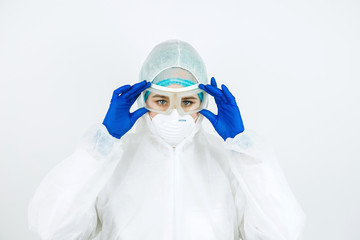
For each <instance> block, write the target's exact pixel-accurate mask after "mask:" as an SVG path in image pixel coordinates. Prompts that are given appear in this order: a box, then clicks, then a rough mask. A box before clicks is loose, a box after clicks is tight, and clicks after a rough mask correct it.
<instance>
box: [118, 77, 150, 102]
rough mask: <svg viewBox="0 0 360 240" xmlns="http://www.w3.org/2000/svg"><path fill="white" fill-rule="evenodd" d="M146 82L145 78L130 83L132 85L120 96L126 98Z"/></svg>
mask: <svg viewBox="0 0 360 240" xmlns="http://www.w3.org/2000/svg"><path fill="white" fill-rule="evenodd" d="M146 84H147V82H146V80H144V81H142V82H139V83H136V84H134V85H132V87H131V88H130V90H128V91H127V92H125V93H123V94H122V95H121V96H122V97H124V98H128V97H130V96H132V95H133V94H134V92H136V91H138V90H139V89H141V88H143V87H144V86H146Z"/></svg>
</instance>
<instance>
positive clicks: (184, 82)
mask: <svg viewBox="0 0 360 240" xmlns="http://www.w3.org/2000/svg"><path fill="white" fill-rule="evenodd" d="M155 84H156V85H159V86H162V87H168V86H170V85H173V84H178V85H180V86H183V87H188V86H191V85H194V84H195V83H194V82H192V81H190V80H186V79H181V78H168V79H164V80H161V81H159V82H157V83H155ZM149 94H150V92H149V91H146V92H145V96H144V101H145V102H146V100H147V98H148V96H149ZM198 96H199V98H200V101H201V102H202V100H203V96H204V94H203V93H198Z"/></svg>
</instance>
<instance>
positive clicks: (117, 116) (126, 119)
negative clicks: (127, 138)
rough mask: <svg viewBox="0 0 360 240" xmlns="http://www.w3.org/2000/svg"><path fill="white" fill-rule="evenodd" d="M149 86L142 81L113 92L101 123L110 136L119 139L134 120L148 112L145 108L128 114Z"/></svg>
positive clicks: (148, 83)
mask: <svg viewBox="0 0 360 240" xmlns="http://www.w3.org/2000/svg"><path fill="white" fill-rule="evenodd" d="M150 85H151V83H150V82H146V80H144V81H142V82H139V83H136V84H134V85H133V86H130V85H124V86H122V87H120V88H118V89H116V90H115V91H114V93H113V96H112V99H111V103H110V107H109V110H108V111H107V113H106V116H105V119H104V121H103V124H104V125H105V126H106V128H107V130H108V132H109V133H110V135H111V136H113V137H115V138H118V139H120V138H121V137H122V136H123V135H124V134H125V133H127V132H128V131H129V130H130V129H131V128H132V126H133V125H134V124H135V122H136V120H138V119H139V118H140V117H141V116H142V115H144V114H145V113H146V112H148V110H147V109H145V108H139V109H137V110H136V111H134V112H132V113H130V108H131V106H132V105H133V104H134V102H135V101H136V99H137V97H138V96H139V95H140V94H141V92H142V91H144V90H145V89H146V88H148V87H150Z"/></svg>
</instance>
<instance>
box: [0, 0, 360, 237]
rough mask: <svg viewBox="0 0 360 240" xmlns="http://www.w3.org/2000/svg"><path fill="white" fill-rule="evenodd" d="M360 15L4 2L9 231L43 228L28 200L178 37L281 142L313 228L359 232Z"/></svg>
mask: <svg viewBox="0 0 360 240" xmlns="http://www.w3.org/2000/svg"><path fill="white" fill-rule="evenodd" d="M359 13H360V3H359V2H358V1H356V0H354V1H350V0H341V1H340V0H334V1H331V0H330V1H325V0H315V1H314V0H305V1H285V0H276V1H266V0H256V1H225V0H224V1H214V2H211V1H194V0H192V1H126V2H125V1H108V0H105V1H85V0H83V1H81V0H76V1H70V0H66V1H45V0H43V1H40V0H36V1H25V0H24V1H21V0H11V1H10V0H9V1H7V0H0V82H1V85H0V108H1V109H0V115H1V118H0V121H1V124H0V239H1V240H8V239H9V240H17V239H26V240H32V239H37V238H36V236H35V235H34V234H32V233H30V232H29V231H28V230H27V204H28V202H29V199H30V197H31V196H32V195H33V193H34V191H35V189H36V187H37V186H38V185H39V184H40V181H41V179H42V178H43V177H44V176H45V174H46V173H47V172H48V171H49V170H50V169H51V168H53V167H54V166H55V165H56V164H57V163H58V162H60V161H61V160H63V159H64V158H65V157H67V156H68V155H70V154H71V153H72V151H73V150H74V148H75V146H76V144H77V143H78V141H79V139H80V137H81V135H82V134H83V133H84V132H85V131H86V129H87V128H88V127H89V126H90V125H92V124H94V123H97V122H102V120H103V118H104V116H105V113H106V110H107V108H108V104H109V101H110V98H111V95H112V91H113V90H114V89H115V88H117V87H119V86H121V85H124V84H127V83H131V84H132V83H135V82H136V81H138V74H139V70H140V68H141V65H142V63H143V61H144V60H145V58H146V56H147V54H148V53H149V52H150V50H151V49H152V48H153V47H154V46H155V45H156V44H158V43H160V42H162V41H164V40H167V39H172V38H178V39H181V40H185V41H188V42H189V43H190V44H192V45H193V46H194V47H195V48H196V49H197V50H198V52H199V53H200V55H201V56H202V57H203V59H204V61H205V63H206V65H207V68H208V73H209V77H211V76H214V77H215V78H216V79H217V81H218V82H219V83H225V84H227V85H228V87H229V88H230V90H231V91H232V92H233V93H234V95H236V98H237V102H238V104H239V107H240V111H241V113H242V115H243V119H244V124H245V127H246V128H252V129H254V130H256V131H257V132H258V133H259V134H260V135H262V136H263V137H265V138H266V139H267V140H269V141H270V142H271V143H272V144H273V146H274V147H275V149H276V151H277V153H278V157H279V161H280V162H281V165H282V167H283V170H284V172H285V175H286V177H287V179H288V181H289V184H290V186H291V188H292V190H293V192H294V194H295V196H296V197H297V199H298V201H299V202H300V204H301V206H302V207H303V209H304V211H305V213H306V215H307V225H306V228H305V232H304V237H303V239H305V240H319V239H321V240H322V239H326V240H338V239H346V240H358V239H360V230H359V220H358V216H359V215H360V206H359V203H360V187H359V182H360V175H359V170H360V169H359V167H360V163H359V161H360V153H359V150H360V141H359V136H360V127H359V125H358V124H359V123H360V113H359V103H360V97H359V87H360V84H359V81H360V68H359V67H360V47H359V43H360V17H359V16H360V14H359ZM206 123H208V122H207V121H206ZM207 125H208V127H210V125H209V124H207Z"/></svg>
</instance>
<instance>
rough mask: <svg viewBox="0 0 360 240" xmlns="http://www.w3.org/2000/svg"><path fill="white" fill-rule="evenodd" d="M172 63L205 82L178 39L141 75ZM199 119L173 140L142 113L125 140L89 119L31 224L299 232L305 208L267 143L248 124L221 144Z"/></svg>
mask: <svg viewBox="0 0 360 240" xmlns="http://www.w3.org/2000/svg"><path fill="white" fill-rule="evenodd" d="M170 67H182V68H184V69H186V70H188V71H190V72H191V73H192V74H193V75H194V76H195V77H196V78H197V79H198V80H199V81H200V82H202V83H207V81H208V80H207V76H206V70H205V66H204V64H203V62H202V60H201V58H200V56H199V55H198V54H197V52H196V51H195V50H194V49H193V48H192V47H191V46H190V45H189V44H187V43H185V42H181V41H177V40H170V41H166V42H164V43H161V44H159V45H158V46H156V47H155V48H154V50H153V51H152V52H151V54H150V55H149V57H148V58H147V60H146V61H145V63H144V65H143V68H142V70H141V74H140V80H143V79H146V80H149V81H151V80H152V79H154V77H156V76H157V75H158V74H159V73H160V72H161V71H163V70H164V69H167V68H170ZM140 102H141V101H140ZM140 104H141V103H140ZM202 120H203V116H201V117H200V119H199V120H198V124H197V127H196V130H195V131H194V132H193V133H192V134H190V135H189V136H188V137H187V138H186V139H185V140H184V141H183V142H182V143H181V144H180V145H178V146H177V147H176V148H172V147H171V146H170V145H168V144H166V143H165V142H164V141H163V140H162V139H161V138H159V136H157V135H156V134H154V131H153V129H151V124H149V121H150V120H149V116H148V114H147V113H146V114H145V115H143V116H142V117H141V118H140V119H139V120H138V122H137V123H136V125H135V127H136V128H135V131H134V133H129V132H128V133H127V134H125V135H124V136H123V137H122V138H121V139H116V138H114V137H112V136H111V135H110V134H109V133H108V131H107V129H106V127H105V126H104V125H102V124H97V125H95V126H93V127H91V128H90V129H89V130H88V132H87V133H86V134H85V135H84V138H83V139H82V141H81V143H80V144H79V146H78V148H77V150H76V151H75V152H74V153H73V154H72V155H70V156H69V157H68V158H67V159H65V160H63V161H62V162H61V163H60V164H58V165H57V166H56V167H55V168H54V169H53V170H52V171H51V172H50V173H49V174H48V175H47V176H46V177H45V178H44V180H43V181H42V183H41V185H40V186H39V187H38V189H37V191H36V193H35V195H34V197H33V198H32V200H31V202H30V204H29V212H28V214H29V227H30V229H31V230H32V231H34V232H36V233H37V234H38V235H39V236H41V239H53V240H55V239H56V240H71V239H102V240H115V239H117V240H144V239H146V240H175V239H176V240H234V239H236V240H239V239H243V240H297V239H299V237H300V235H301V232H302V230H303V227H304V223H305V215H304V213H303V211H302V209H301V207H300V205H299V203H298V202H297V200H296V199H295V197H294V195H293V193H292V191H291V189H290V188H289V186H288V184H287V181H286V179H285V177H284V175H283V173H282V170H281V168H280V167H279V164H278V162H277V160H276V157H275V156H274V154H273V151H272V150H271V148H270V147H268V145H266V144H264V141H263V140H262V139H261V138H259V137H258V136H257V135H256V134H255V133H254V132H251V131H248V130H245V131H244V132H243V133H240V134H238V135H237V136H235V137H234V138H228V139H227V140H226V141H225V142H224V141H223V140H222V139H221V138H220V137H219V136H213V135H211V134H209V133H207V132H205V131H204V130H203V129H202V127H201V121H202Z"/></svg>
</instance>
